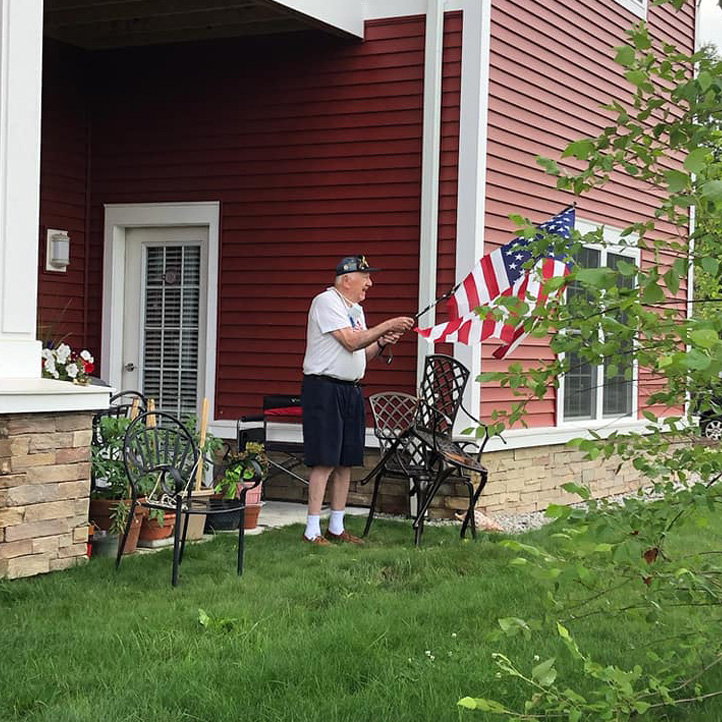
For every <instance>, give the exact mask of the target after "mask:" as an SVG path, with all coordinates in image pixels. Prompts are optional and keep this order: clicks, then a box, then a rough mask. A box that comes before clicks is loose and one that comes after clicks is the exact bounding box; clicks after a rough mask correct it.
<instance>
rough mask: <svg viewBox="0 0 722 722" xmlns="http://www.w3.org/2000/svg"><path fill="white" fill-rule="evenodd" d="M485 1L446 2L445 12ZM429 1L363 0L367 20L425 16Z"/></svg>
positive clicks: (450, 0) (457, 0)
mask: <svg viewBox="0 0 722 722" xmlns="http://www.w3.org/2000/svg"><path fill="white" fill-rule="evenodd" d="M479 2H484V0H445V2H444V12H447V13H448V12H453V11H455V10H464V9H466V8H467V7H473V5H474V4H475V3H476V4H478V3H479ZM428 5H429V4H428V0H363V16H364V19H365V20H383V19H385V18H401V17H405V16H408V15H425V14H426V10H427V9H428Z"/></svg>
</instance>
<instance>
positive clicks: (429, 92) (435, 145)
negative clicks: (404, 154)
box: [416, 0, 446, 386]
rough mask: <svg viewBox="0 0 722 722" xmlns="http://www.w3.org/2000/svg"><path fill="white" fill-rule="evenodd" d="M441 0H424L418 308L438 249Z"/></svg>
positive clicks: (432, 282)
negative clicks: (425, 2)
mask: <svg viewBox="0 0 722 722" xmlns="http://www.w3.org/2000/svg"><path fill="white" fill-rule="evenodd" d="M445 4H446V2H445V0H428V4H427V9H426V42H425V48H424V56H425V60H424V120H423V123H424V129H423V140H422V156H421V220H420V243H419V306H418V307H419V308H425V307H426V306H428V305H429V304H430V303H432V302H433V301H434V300H435V299H436V269H437V265H438V248H439V176H440V166H441V82H442V60H443V54H444V6H445ZM435 319H436V313H435V309H431V310H430V311H429V312H428V313H426V314H425V316H424V319H423V325H424V326H432V325H433V324H434V321H435ZM416 349H417V351H416V381H417V386H418V384H419V382H420V381H421V377H422V374H423V368H424V358H425V356H426V354H427V353H429V344H428V342H427V341H426V340H425V339H423V338H421V336H418V337H417V346H416Z"/></svg>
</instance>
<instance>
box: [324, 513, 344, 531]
mask: <svg viewBox="0 0 722 722" xmlns="http://www.w3.org/2000/svg"><path fill="white" fill-rule="evenodd" d="M345 513H346V510H345V509H341V511H334V510H333V509H331V517H330V519H329V520H328V530H329V531H330V532H331V534H336V535H338V534H343V516H344V514H345Z"/></svg>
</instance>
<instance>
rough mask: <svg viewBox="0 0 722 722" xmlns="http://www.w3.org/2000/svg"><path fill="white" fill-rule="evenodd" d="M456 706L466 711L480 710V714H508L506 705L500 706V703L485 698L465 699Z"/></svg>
mask: <svg viewBox="0 0 722 722" xmlns="http://www.w3.org/2000/svg"><path fill="white" fill-rule="evenodd" d="M456 704H457V705H459V707H464V708H465V709H478V710H479V711H480V712H490V713H491V714H507V709H506V707H504V705H502V704H499V702H496V701H494V700H493V699H484V698H483V697H463V698H462V699H460V700H459V701H458V702H457V703H456Z"/></svg>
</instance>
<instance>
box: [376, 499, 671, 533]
mask: <svg viewBox="0 0 722 722" xmlns="http://www.w3.org/2000/svg"><path fill="white" fill-rule="evenodd" d="M636 496H638V492H636V491H634V492H631V493H629V494H615V495H614V496H607V497H604V500H605V501H607V502H609V503H611V504H622V503H623V502H624V500H625V499H628V498H632V497H636ZM660 497H661V495H660V494H655V493H654V492H653V491H651V490H649V489H643V490H642V498H643V499H644V501H652V500H653V499H659V498H660ZM599 501H602V500H601V499H599ZM585 504H586V502H583V501H581V502H577V503H575V504H571V506H572V507H575V508H580V507H583V506H584V505H585ZM485 516H487V517H488V518H489V519H491V520H493V521H495V522H496V523H497V524H499V525H500V526H501V528H502V529H503V531H504V533H505V534H523V533H524V532H527V531H532V530H534V529H541V527H543V526H545V525H546V524H549V523H550V522H552V521H554V520H553V519H552V518H550V517H548V516H545V512H543V511H525V512H519V513H516V514H515V513H503V512H497V513H496V514H486V515H485ZM374 518H375V519H390V520H393V521H406V520H407V518H406V517H402V516H398V515H394V514H374ZM459 524H460V522H458V521H457V520H456V519H429V520H428V521H427V522H426V525H427V526H458V525H459Z"/></svg>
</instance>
